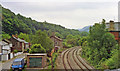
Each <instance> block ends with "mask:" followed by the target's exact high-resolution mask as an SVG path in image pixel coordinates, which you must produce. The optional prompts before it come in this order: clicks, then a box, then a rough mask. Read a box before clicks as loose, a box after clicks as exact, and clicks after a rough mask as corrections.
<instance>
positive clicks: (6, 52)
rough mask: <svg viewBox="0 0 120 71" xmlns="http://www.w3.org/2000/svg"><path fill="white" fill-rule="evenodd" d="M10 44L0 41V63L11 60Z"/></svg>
mask: <svg viewBox="0 0 120 71" xmlns="http://www.w3.org/2000/svg"><path fill="white" fill-rule="evenodd" d="M11 47H12V44H11V43H8V42H6V41H3V40H2V41H0V61H6V60H9V59H11V58H13V54H12V53H11Z"/></svg>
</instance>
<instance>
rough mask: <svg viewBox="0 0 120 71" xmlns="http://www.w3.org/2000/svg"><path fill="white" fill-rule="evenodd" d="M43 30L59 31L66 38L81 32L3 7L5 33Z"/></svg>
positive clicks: (3, 29) (30, 32)
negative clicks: (34, 18)
mask: <svg viewBox="0 0 120 71" xmlns="http://www.w3.org/2000/svg"><path fill="white" fill-rule="evenodd" d="M37 30H42V31H46V32H49V34H48V35H50V34H51V33H52V32H57V33H58V34H59V35H60V36H61V35H62V38H65V37H66V36H67V35H68V34H72V35H79V34H80V33H81V32H79V31H78V30H74V29H67V28H65V27H63V26H61V25H55V24H52V23H48V22H46V21H45V22H37V21H35V20H33V19H31V18H30V17H29V18H28V17H25V16H22V15H20V14H15V13H13V12H12V11H10V10H9V9H6V8H3V7H2V31H3V33H6V34H9V35H12V34H20V33H21V32H22V33H26V34H35V31H37Z"/></svg>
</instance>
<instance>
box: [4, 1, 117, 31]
mask: <svg viewBox="0 0 120 71" xmlns="http://www.w3.org/2000/svg"><path fill="white" fill-rule="evenodd" d="M2 6H3V7H5V8H9V9H10V10H12V11H13V12H15V13H16V14H17V13H20V14H22V15H24V16H27V17H32V19H35V20H37V21H45V20H46V21H48V22H51V23H55V24H59V25H62V26H65V27H67V28H71V29H73V28H74V29H77V28H82V27H84V26H87V25H91V24H94V23H95V22H99V21H101V20H102V19H103V18H104V19H106V20H107V21H109V20H111V19H114V17H115V18H117V2H3V3H2Z"/></svg>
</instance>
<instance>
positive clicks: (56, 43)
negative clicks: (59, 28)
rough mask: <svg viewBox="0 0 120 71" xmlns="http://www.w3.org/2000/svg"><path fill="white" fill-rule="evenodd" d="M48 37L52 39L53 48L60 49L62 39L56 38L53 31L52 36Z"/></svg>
mask: <svg viewBox="0 0 120 71" xmlns="http://www.w3.org/2000/svg"><path fill="white" fill-rule="evenodd" d="M50 38H51V40H52V41H53V45H54V47H55V49H60V48H62V47H63V45H62V42H63V40H62V39H60V38H58V37H57V36H55V34H54V33H53V35H52V36H50Z"/></svg>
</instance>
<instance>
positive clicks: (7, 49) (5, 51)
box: [2, 45, 11, 54]
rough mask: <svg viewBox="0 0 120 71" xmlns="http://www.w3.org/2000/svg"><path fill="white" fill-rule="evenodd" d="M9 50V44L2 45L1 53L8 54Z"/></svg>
mask: <svg viewBox="0 0 120 71" xmlns="http://www.w3.org/2000/svg"><path fill="white" fill-rule="evenodd" d="M10 52H11V50H10V46H9V45H5V46H3V47H2V53H3V54H8V53H10Z"/></svg>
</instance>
